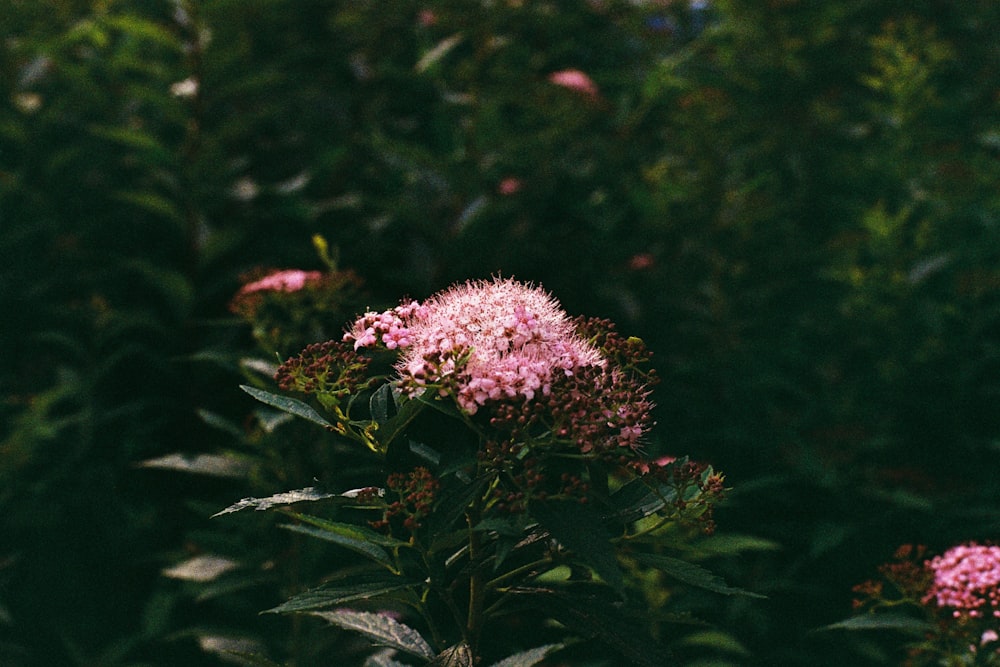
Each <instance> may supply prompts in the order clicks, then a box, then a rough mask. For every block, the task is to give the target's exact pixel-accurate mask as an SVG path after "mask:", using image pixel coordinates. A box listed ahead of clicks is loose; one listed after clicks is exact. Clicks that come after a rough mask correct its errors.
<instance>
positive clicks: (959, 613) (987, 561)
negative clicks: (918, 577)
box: [924, 542, 1000, 618]
mask: <svg viewBox="0 0 1000 667" xmlns="http://www.w3.org/2000/svg"><path fill="white" fill-rule="evenodd" d="M926 566H927V567H928V568H929V569H930V570H931V571H932V572H933V573H934V583H933V584H931V588H930V590H929V591H928V592H927V595H926V596H925V597H924V602H925V603H926V602H931V601H934V602H936V603H937V604H938V606H940V607H948V608H951V609H953V612H952V615H953V616H954V617H955V618H961V617H963V616H967V617H969V618H981V617H983V616H993V617H995V618H1000V546H988V545H982V544H976V543H975V542H969V543H967V544H960V545H958V546H954V547H952V548H951V549H948V550H947V551H946V552H944V553H943V554H941V555H940V556H935V557H934V558H932V559H931V560H929V561H927V563H926Z"/></svg>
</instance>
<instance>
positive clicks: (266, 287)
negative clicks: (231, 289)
mask: <svg viewBox="0 0 1000 667" xmlns="http://www.w3.org/2000/svg"><path fill="white" fill-rule="evenodd" d="M322 279H323V274H322V273H321V272H320V271H301V270H299V269H288V270H285V271H277V272H275V273H272V274H270V275H267V276H264V277H263V278H261V279H260V280H255V281H254V282H252V283H247V284H246V285H244V286H243V287H241V288H240V291H239V294H244V295H245V294H253V293H254V292H298V291H299V290H300V289H302V288H303V287H305V286H306V285H308V284H309V283H314V282H318V281H320V280H322Z"/></svg>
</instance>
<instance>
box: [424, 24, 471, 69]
mask: <svg viewBox="0 0 1000 667" xmlns="http://www.w3.org/2000/svg"><path fill="white" fill-rule="evenodd" d="M461 41H462V33H460V32H457V33H455V34H454V35H452V36H450V37H445V38H444V39H442V40H441V41H440V42H438V43H437V44H435V45H434V47H433V48H432V49H431V50H430V51H428V52H427V53H425V54H424V55H423V56H421V57H420V60H418V61H417V64H416V65H414V67H413V69H414V70H416V72H417V73H418V74H423V73H424V72H426V71H427V70H428V69H430V68H431V67H433V66H434V65H435V64H436V63H437V62H438V61H439V60H441V59H442V58H444V57H445V56H446V55H447V54H448V52H449V51H451V50H452V49H454V48H455V47H456V46H458V45H459V44H460V43H461Z"/></svg>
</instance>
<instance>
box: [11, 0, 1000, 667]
mask: <svg viewBox="0 0 1000 667" xmlns="http://www.w3.org/2000/svg"><path fill="white" fill-rule="evenodd" d="M4 15H5V18H4V22H5V25H6V27H7V30H6V35H5V37H4V42H3V46H2V51H0V53H2V60H0V74H2V76H0V85H2V87H3V91H2V95H3V100H4V102H5V103H4V104H3V105H0V310H2V312H3V313H4V316H3V326H2V327H0V358H2V359H3V361H4V362H5V363H3V364H2V366H0V397H2V402H0V512H2V516H3V517H4V519H3V535H4V539H3V540H2V542H0V662H3V663H4V664H12V665H55V664H79V665H93V664H106V665H118V664H121V665H126V664H131V665H138V664H150V665H152V664H164V665H167V664H199V662H200V661H201V662H204V664H217V662H218V660H219V659H220V658H218V657H217V656H216V655H214V654H212V653H211V652H209V653H206V652H204V651H202V650H200V648H199V641H201V644H202V645H203V646H204V645H205V644H206V642H205V640H204V638H205V637H209V636H215V634H213V633H216V634H217V633H222V634H226V633H234V632H236V631H237V630H238V631H239V634H241V635H249V636H256V637H258V638H259V639H260V640H261V641H263V642H265V644H266V645H267V647H268V650H269V651H270V652H271V654H272V655H273V656H274V657H276V658H282V656H283V655H286V654H287V655H291V654H295V650H294V649H293V648H289V647H288V646H287V640H289V638H292V637H298V638H299V641H300V642H301V641H304V640H303V639H302V635H300V634H296V633H297V632H305V631H303V630H301V629H299V630H296V629H290V628H286V627H284V626H282V625H281V622H283V621H280V620H279V619H272V618H270V617H257V615H256V612H257V611H259V610H260V609H262V608H265V607H266V606H269V605H270V604H271V603H272V602H275V600H276V599H277V598H276V596H277V594H278V592H280V591H282V590H284V589H286V588H287V587H289V586H291V587H294V585H295V582H294V580H289V579H281V580H276V579H274V578H271V579H268V576H265V575H266V574H267V573H266V572H264V571H262V570H260V569H259V568H258V569H255V570H252V572H253V573H254V574H255V575H261V576H260V577H257V578H256V579H255V578H254V577H246V578H244V579H241V580H240V582H241V583H240V585H239V590H238V591H232V590H226V589H225V587H220V588H219V589H218V590H215V591H210V593H208V594H206V593H205V591H204V588H203V587H195V586H192V585H190V584H191V582H182V581H177V580H175V579H171V578H164V577H163V576H161V572H162V570H164V569H166V568H169V567H171V566H172V565H173V564H175V563H176V562H178V561H180V560H182V559H183V558H185V556H190V555H196V554H199V553H206V552H215V551H221V550H226V549H230V550H236V551H238V550H239V545H241V544H245V543H248V542H249V543H254V540H259V539H268V538H264V537H261V536H266V535H270V534H271V531H269V530H268V529H267V525H260V526H240V527H238V528H232V527H222V526H219V525H217V524H216V523H211V522H209V520H208V519H207V517H208V516H209V515H210V514H211V513H212V512H214V511H216V510H218V509H219V508H221V507H224V506H226V505H227V504H229V503H230V502H231V501H232V500H233V499H234V498H235V497H238V496H241V495H247V494H249V493H251V492H257V491H268V492H269V491H279V490H283V489H284V488H290V484H291V482H292V479H291V478H296V480H298V479H301V480H302V481H304V482H305V483H308V481H309V479H311V478H312V477H313V476H317V475H321V474H322V471H316V470H310V469H309V467H310V466H309V465H305V466H304V467H296V466H293V465H292V460H291V455H290V454H288V452H282V450H280V447H281V446H282V445H281V443H282V442H287V441H288V440H289V439H290V438H278V437H269V436H268V435H267V434H266V432H265V431H266V429H265V430H261V428H262V427H261V423H262V422H261V421H260V416H259V415H258V416H257V417H251V414H252V411H253V409H254V407H253V405H252V401H250V400H249V399H248V398H247V397H245V396H243V395H242V392H239V391H238V389H237V388H236V385H237V384H238V383H240V382H242V381H245V380H246V377H247V373H248V372H250V371H248V369H247V367H246V365H245V364H244V365H243V366H242V367H241V365H240V359H242V358H244V357H247V356H254V355H257V354H258V353H259V350H258V349H257V348H256V347H255V343H254V341H253V339H252V338H251V337H250V335H249V333H250V332H249V329H248V327H247V326H246V325H245V324H243V323H242V322H240V321H239V320H237V319H236V318H233V317H232V316H230V314H229V311H228V310H227V303H228V301H229V299H230V298H231V297H232V295H233V294H234V293H235V291H236V290H237V289H238V286H239V284H240V280H241V276H243V275H244V274H245V273H246V272H247V271H250V270H252V269H254V268H255V267H259V266H269V267H285V266H295V267H302V268H317V267H319V266H320V261H319V259H317V256H316V252H315V250H314V249H313V247H312V245H311V243H310V238H311V236H312V235H313V234H322V235H323V236H324V237H325V238H326V239H327V241H328V242H329V243H330V244H331V245H332V246H333V247H334V248H335V249H336V250H337V253H338V256H339V265H340V266H341V267H342V268H349V269H352V270H354V271H355V272H356V273H357V274H358V275H359V276H361V277H362V278H363V280H364V284H365V290H366V291H365V292H364V296H359V297H357V299H358V302H357V303H356V304H345V305H344V308H343V310H344V311H345V312H348V313H350V312H353V311H354V310H357V309H360V308H363V307H364V306H366V305H372V306H375V305H382V304H383V303H384V302H391V301H395V299H396V298H397V297H398V295H400V294H403V293H408V294H411V295H413V296H414V297H418V298H419V297H423V296H426V295H428V294H430V293H431V292H433V291H435V290H437V289H440V288H441V287H444V286H445V285H447V284H448V283H450V282H452V281H455V280H460V279H465V278H470V277H486V276H489V275H490V274H494V273H502V274H504V275H514V276H516V277H517V278H519V279H523V280H533V281H537V282H541V283H542V284H543V285H544V286H545V287H546V288H547V289H549V290H550V291H552V292H553V293H554V294H556V295H557V296H558V298H559V299H560V300H561V301H562V302H563V303H564V305H565V306H566V309H567V310H568V311H569V312H573V313H586V314H590V315H599V316H607V317H611V318H613V319H615V320H616V321H617V322H619V324H620V328H621V329H622V330H623V331H626V332H628V333H636V334H638V335H641V336H642V337H643V338H644V339H645V340H646V341H647V343H648V344H649V346H650V348H651V349H652V350H654V352H655V353H656V357H655V365H656V366H657V368H658V370H659V372H660V374H661V375H662V376H663V378H664V382H663V383H662V384H661V385H660V387H659V388H658V392H657V397H656V398H657V402H658V404H659V406H660V408H659V413H660V415H659V422H660V426H659V438H660V441H659V442H657V443H655V444H654V445H653V447H654V449H655V450H656V451H658V452H662V453H671V452H673V453H684V454H691V455H692V456H694V457H696V458H700V459H704V460H708V461H711V462H712V463H713V465H715V466H716V467H717V468H719V469H721V470H723V471H726V472H727V473H728V481H729V482H730V483H731V484H732V485H733V486H734V487H735V489H734V491H733V493H732V494H731V498H730V501H729V503H728V505H727V506H726V507H724V508H722V510H721V511H720V512H719V516H718V522H719V524H720V526H721V528H722V530H723V531H730V532H733V533H743V534H750V535H754V536H758V537H760V538H765V539H767V540H772V541H773V542H775V543H777V545H778V546H779V548H778V549H776V550H772V551H763V552H754V553H753V554H745V555H743V556H740V557H738V558H728V559H724V562H723V563H721V564H720V565H719V566H718V567H721V568H722V569H723V570H725V571H726V574H727V577H728V579H729V580H731V581H732V582H735V583H737V584H738V585H740V586H742V587H745V588H749V589H752V590H756V591H759V592H762V593H766V594H767V595H768V596H769V599H768V600H766V601H756V600H742V599H741V600H737V601H728V600H724V601H722V602H720V605H719V607H718V608H717V609H714V610H711V611H710V612H709V614H710V615H711V617H712V620H713V621H714V622H716V623H718V624H720V625H722V626H723V627H725V628H727V630H728V631H729V632H730V633H732V634H734V635H735V636H736V637H738V639H739V640H740V641H741V642H742V643H743V644H744V645H745V646H746V647H747V648H748V649H749V651H750V654H749V655H748V656H744V657H741V658H731V659H733V660H738V662H740V664H761V665H765V664H766V665H775V664H789V665H792V664H803V665H805V664H809V665H824V664H829V665H840V664H866V663H871V664H893V663H894V662H895V661H896V660H897V657H898V656H897V654H896V653H894V650H895V649H894V648H893V647H892V644H891V643H880V642H878V641H876V640H875V639H874V638H871V637H860V638H858V637H845V636H844V635H841V634H836V633H815V632H811V631H812V630H813V629H815V628H818V627H820V626H823V625H825V624H828V623H831V622H833V621H835V620H838V619H840V618H842V617H844V616H846V615H847V614H848V613H849V610H850V597H851V592H850V588H851V586H852V585H853V584H855V583H857V582H859V581H861V580H864V579H866V578H868V577H869V576H870V575H871V572H872V570H873V568H874V566H875V564H877V563H879V562H883V561H885V560H886V559H887V557H888V555H890V554H891V553H892V551H893V550H894V548H895V546H896V545H898V544H899V543H902V542H907V541H919V542H924V543H928V544H930V545H932V546H933V547H935V548H939V549H940V548H943V547H946V546H948V545H949V544H951V543H953V542H954V541H957V540H960V539H990V538H994V539H995V538H996V535H997V531H998V528H1000V526H998V521H997V518H996V516H997V512H996V510H997V507H998V504H1000V503H998V500H1000V498H998V496H1000V488H998V486H997V484H996V482H995V478H996V471H997V467H996V465H995V457H996V455H997V442H998V441H997V433H998V426H1000V424H998V417H997V414H998V413H997V411H996V410H995V409H994V408H995V404H996V399H997V396H998V390H1000V384H998V380H997V378H998V371H1000V310H998V306H1000V303H998V295H1000V270H998V268H997V267H998V266H1000V263H998V260H1000V238H998V236H1000V226H998V225H1000V220H998V214H1000V206H998V194H997V189H996V183H997V182H998V177H1000V163H998V157H1000V155H998V150H1000V118H998V112H1000V109H998V95H997V93H998V91H997V87H996V83H995V82H996V81H997V74H998V72H997V63H998V62H1000V46H998V42H997V41H996V40H995V39H994V35H993V28H994V26H996V25H997V24H998V20H1000V8H998V7H997V5H996V3H993V2H989V1H988V0H979V1H971V2H965V3H947V2H929V1H928V2H909V3H897V2H890V1H888V0H879V1H875V2H873V1H870V0H869V1H865V2H861V1H857V2H854V1H851V0H841V1H839V2H834V3H820V4H816V3H806V2H796V1H794V0H793V1H789V2H769V3H759V2H740V1H717V2H712V3H711V4H710V6H709V7H708V8H707V9H703V8H695V9H691V8H689V7H687V6H683V5H681V4H678V3H673V4H667V5H666V6H661V5H660V4H659V3H648V4H643V3H626V2H612V1H606V2H595V3H587V4H583V3H578V2H556V1H551V2H495V3H487V2H483V3H479V4H474V3H469V2H464V1H463V2H458V1H454V2H452V1H450V0H440V1H438V2H433V3H418V2H407V1H403V0H391V1H385V2H339V1H334V0H298V1H295V2H292V1H290V0H251V1H247V0H238V1H236V0H215V1H213V2H196V1H194V0H192V1H189V2H185V1H182V0H177V1H174V2H168V1H166V0H163V1H157V0H148V1H143V2H115V1H113V0H112V1H108V2H75V1H71V0H48V1H46V2H8V3H6V7H5V8H4ZM566 69H579V70H582V71H584V72H586V73H587V74H588V75H589V76H590V77H591V79H592V80H593V82H594V83H595V84H596V86H597V88H598V89H599V94H597V95H588V94H586V93H581V92H579V91H574V90H570V89H567V88H565V87H561V86H558V85H556V84H554V83H552V82H551V81H550V80H549V75H550V74H551V73H553V72H556V71H560V70H566ZM348 306H352V307H348ZM329 327H330V333H329V335H336V333H337V331H338V330H339V327H340V323H339V322H330V323H329ZM257 377H258V381H260V380H259V375H258V376H257ZM220 424H223V425H226V424H228V425H229V426H230V427H232V426H235V428H229V429H228V430H226V429H220V428H217V427H218V426H219V425H220ZM213 426H214V427H213ZM302 437H305V438H308V437H310V436H307V435H304V436H302ZM219 452H226V453H227V455H230V456H234V457H235V459H234V460H239V461H243V462H244V463H246V462H248V461H249V463H248V465H249V466H250V467H249V468H247V469H248V470H252V471H253V472H252V474H251V475H250V477H249V478H247V477H233V476H223V477H219V476H217V475H214V476H213V475H205V474H187V473H183V472H178V471H169V470H167V471H164V470H157V469H150V468H148V467H142V466H141V465H140V464H141V463H142V462H143V461H149V460H151V459H156V458H158V457H163V456H166V455H169V454H173V453H184V454H188V455H194V454H199V453H219ZM310 456H313V455H312V454H309V455H307V456H305V459H304V460H305V461H306V462H307V463H308V462H310V461H314V460H315V459H313V458H310ZM269 457H270V458H269ZM263 523H264V524H266V522H263ZM254 531H258V532H254ZM270 539H277V538H274V537H273V536H272V538H270ZM257 543H258V544H259V542H257ZM266 552H267V549H266V548H264V547H261V549H260V551H259V554H258V555H261V561H262V562H263V561H264V560H266V559H264V558H263V556H262V554H264V553H266ZM247 558H248V560H250V561H252V560H253V555H252V554H248V555H247ZM309 558H310V556H308V554H306V555H302V556H301V559H302V561H301V562H303V563H305V564H306V565H308V564H309V563H310V560H309ZM279 569H280V568H279ZM262 572H263V574H262ZM283 576H285V575H282V577H283ZM279 579H280V578H279ZM233 587H234V588H235V587H236V584H235V583H234V584H233ZM286 592H287V591H286ZM199 638H201V639H200V640H199ZM306 643H308V642H306ZM298 655H299V656H300V661H301V664H309V663H308V660H309V658H308V657H307V656H306V655H305V654H303V653H299V654H298Z"/></svg>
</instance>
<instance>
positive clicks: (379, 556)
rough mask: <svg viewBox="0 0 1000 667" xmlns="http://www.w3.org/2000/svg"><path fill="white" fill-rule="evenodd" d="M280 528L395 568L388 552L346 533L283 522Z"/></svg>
mask: <svg viewBox="0 0 1000 667" xmlns="http://www.w3.org/2000/svg"><path fill="white" fill-rule="evenodd" d="M282 528H284V529H285V530H290V531H292V532H293V533H301V534H303V535H308V536H309V537H315V538H316V539H320V540H323V541H325V542H332V543H333V544H336V545H338V546H341V547H344V548H345V549H350V550H351V551H353V552H355V553H359V554H361V555H362V556H367V557H368V558H371V559H372V560H373V561H375V562H376V563H379V564H380V565H384V566H386V567H388V568H389V569H395V567H396V566H395V563H393V562H392V557H391V556H390V555H389V552H387V551H386V550H385V549H383V548H382V547H380V546H378V545H376V544H372V543H371V542H367V541H365V540H359V539H355V538H352V537H347V536H346V535H341V534H338V533H334V532H330V531H328V530H323V529H322V528H314V527H312V526H299V525H296V524H285V525H284V526H282Z"/></svg>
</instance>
